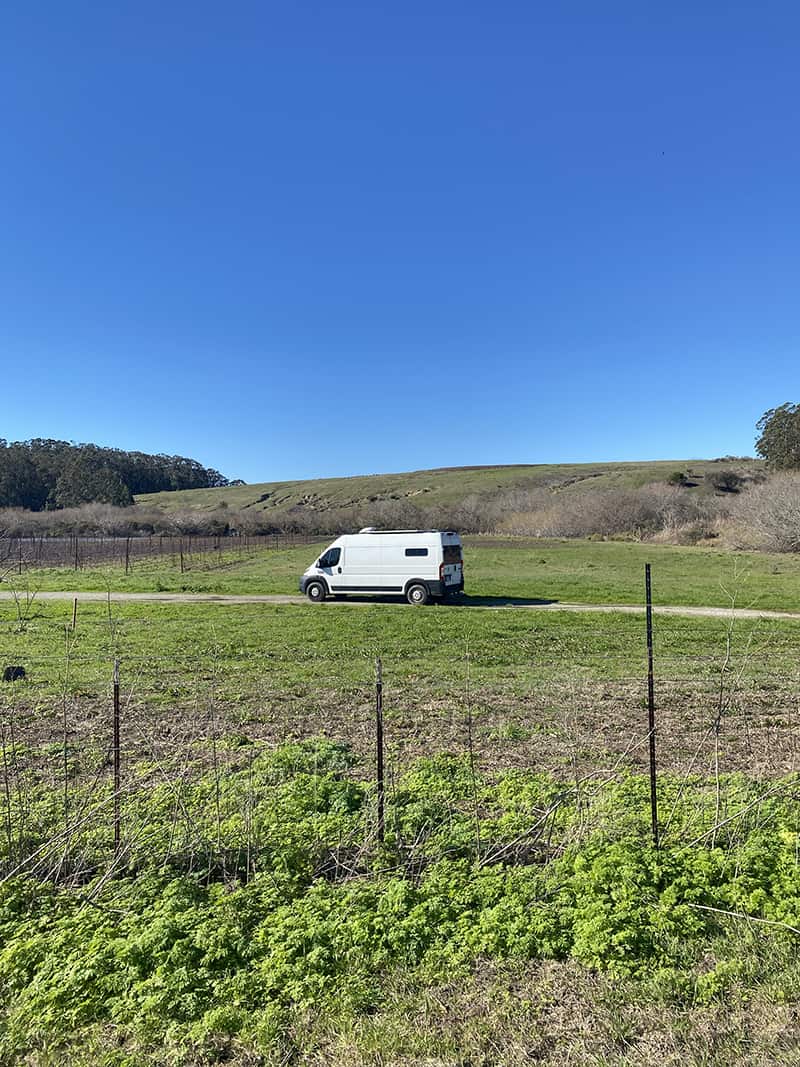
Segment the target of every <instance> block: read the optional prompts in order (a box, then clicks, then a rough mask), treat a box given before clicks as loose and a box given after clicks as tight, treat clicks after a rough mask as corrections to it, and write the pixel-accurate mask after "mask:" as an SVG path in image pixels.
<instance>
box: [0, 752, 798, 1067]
mask: <svg viewBox="0 0 800 1067" xmlns="http://www.w3.org/2000/svg"><path fill="white" fill-rule="evenodd" d="M351 763H352V756H351V754H350V753H349V751H348V750H347V749H346V748H344V747H342V746H338V745H332V744H330V743H329V742H325V741H317V742H309V743H306V744H304V745H290V746H283V747H282V748H279V749H278V750H272V751H264V750H263V749H261V748H260V747H256V749H255V751H248V750H247V747H245V748H241V749H240V750H239V752H238V758H237V762H236V763H235V764H232V765H230V766H228V768H227V769H226V774H225V776H224V778H223V779H221V780H220V779H219V778H216V779H215V778H214V777H213V776H211V775H208V776H206V777H205V778H200V779H197V780H195V781H193V782H192V783H187V782H186V781H184V780H181V779H179V778H173V779H171V780H168V781H162V782H160V783H158V784H156V785H152V786H151V787H150V788H148V789H146V790H145V789H142V790H140V791H139V792H138V793H136V794H135V795H126V797H125V805H124V808H123V819H124V827H125V838H126V841H129V840H130V841H131V842H132V846H131V847H130V848H127V847H126V848H125V849H124V850H123V852H122V854H121V856H120V857H119V858H118V860H117V863H116V867H115V868H109V864H110V858H109V845H108V835H107V832H104V828H103V826H102V825H94V824H92V825H90V826H86V825H84V826H83V827H82V828H81V829H80V830H76V832H75V835H74V838H73V839H72V840H71V842H70V851H69V854H68V856H67V858H66V859H62V862H61V864H60V865H59V875H60V879H61V881H62V883H63V882H64V881H65V880H66V881H67V882H69V881H70V878H69V876H70V875H71V876H72V884H67V885H64V884H56V885H54V884H52V881H48V880H47V879H46V880H45V881H44V882H42V881H41V880H37V879H34V878H31V877H30V876H27V875H25V874H24V873H22V872H20V873H18V874H16V875H15V876H13V877H11V878H8V879H6V880H5V881H4V882H3V883H2V884H0V988H1V989H2V1014H3V1027H2V1030H0V1057H1V1058H2V1061H3V1062H4V1063H8V1064H11V1063H19V1062H26V1063H29V1064H42V1065H43V1064H55V1063H60V1062H71V1063H77V1064H90V1063H91V1064H96V1065H98V1067H100V1065H103V1067H111V1065H114V1067H122V1065H125V1067H134V1065H139V1064H164V1065H167V1064H169V1065H177V1064H196V1065H201V1064H211V1063H219V1062H226V1063H235V1064H241V1065H242V1067H244V1065H253V1064H264V1065H271V1064H275V1065H277V1064H286V1063H290V1062H298V1063H300V1062H302V1063H337V1064H339V1063H350V1064H356V1063H361V1064H374V1065H375V1067H378V1065H383V1064H387V1063H396V1064H419V1063H420V1062H425V1063H427V1064H433V1065H442V1067H444V1065H445V1064H453V1065H466V1064H485V1065H487V1067H488V1065H489V1064H498V1063H508V1064H521V1063H524V1062H530V1061H531V1059H536V1060H537V1061H539V1062H547V1063H560V1062H564V1060H563V1058H561V1057H563V1055H564V1054H565V1051H566V1050H568V1049H569V1047H570V1046H572V1052H571V1053H569V1052H568V1053H567V1054H568V1055H569V1059H570V1061H571V1062H585V1063H589V1062H595V1063H599V1062H603V1063H634V1062H645V1061H644V1060H640V1059H639V1058H637V1056H636V1052H637V1049H636V1045H637V1039H638V1038H639V1037H642V1038H645V1037H646V1036H647V1025H646V1021H643V1020H646V1019H647V1014H646V1013H645V1012H644V1011H642V1010H641V1009H640V1014H639V1015H637V1014H635V1013H633V1012H632V1011H631V1009H632V1008H635V1007H636V1006H637V1002H638V1003H639V1004H644V1003H647V1004H649V1005H650V1008H649V1010H650V1012H651V1013H652V1010H653V1006H656V1007H657V1009H658V1010H660V1011H661V1012H662V1013H663V1015H665V1016H666V1017H667V1021H668V1027H667V1030H666V1032H665V1034H664V1037H663V1038H662V1045H661V1057H660V1058H661V1060H662V1062H673V1063H675V1062H680V1060H679V1058H678V1057H675V1056H673V1057H668V1056H667V1055H666V1053H667V1052H668V1051H670V1050H669V1048H668V1046H667V1043H666V1038H667V1035H668V1034H669V1031H670V1029H671V1030H672V1031H673V1035H677V1034H679V1033H681V1032H682V1033H683V1034H684V1035H685V1037H686V1039H687V1042H688V1043H690V1044H691V1045H692V1047H693V1049H694V1058H689V1059H686V1058H684V1060H683V1062H689V1063H697V1064H699V1063H706V1064H710V1063H717V1062H719V1063H722V1062H725V1061H723V1060H718V1059H715V1058H713V1053H714V1051H715V1049H716V1050H719V1049H720V1047H724V1048H727V1050H728V1051H729V1052H734V1053H736V1060H737V1062H740V1063H756V1062H759V1063H768V1062H770V1059H769V1057H770V1056H774V1055H775V1054H776V1053H778V1054H779V1053H780V1052H781V1049H782V1046H783V1045H784V1044H785V1042H784V1041H783V1035H782V1034H781V1033H780V1032H777V1033H776V1030H775V1026H774V1019H775V1016H774V1015H773V1017H772V1026H769V1025H768V1023H767V1021H766V1018H765V1019H763V1020H761V1024H760V1027H759V1028H757V1029H756V1030H754V1031H751V1032H750V1033H748V1034H742V1033H741V1032H740V1030H738V1031H736V1032H735V1033H736V1040H735V1041H733V1042H732V1041H730V1039H729V1040H728V1041H726V1042H724V1043H723V1044H722V1046H721V1045H720V1042H719V1041H716V1042H715V1041H714V1039H712V1038H711V1036H710V1035H709V1034H708V1033H707V1032H705V1030H704V1025H703V1023H704V1020H705V1018H706V1013H707V1011H708V1008H709V1006H714V1005H720V1004H725V1005H727V1006H731V1005H734V1006H736V1005H742V1004H746V1003H747V1002H748V1000H752V999H753V998H755V997H758V998H761V999H763V1000H765V1001H767V1002H772V1003H775V1004H778V1005H780V1004H781V1003H782V1004H783V1005H785V1006H788V1007H789V1008H790V1009H792V1008H794V1007H796V1005H797V1003H798V996H800V966H799V965H798V956H797V951H796V949H797V938H798V936H799V935H800V931H799V930H798V927H800V886H799V885H798V878H797V847H798V821H797V810H796V804H795V803H794V801H793V800H792V799H791V793H792V791H793V789H794V788H795V785H796V783H795V782H794V780H787V781H785V782H782V783H776V784H775V785H776V788H775V789H774V790H773V792H772V794H771V795H770V796H768V797H765V796H764V790H763V785H762V784H761V783H755V782H752V781H750V780H748V779H747V778H744V777H738V778H736V779H733V780H731V781H727V780H725V781H724V782H723V783H722V784H723V788H724V791H725V796H726V800H727V808H726V814H727V816H728V821H727V822H726V824H725V825H724V826H723V827H721V828H720V830H719V832H718V833H717V834H716V835H715V836H714V837H713V838H708V837H706V838H705V839H704V840H703V841H702V842H692V841H691V840H690V836H689V834H688V833H687V834H686V835H685V837H684V839H674V840H672V841H670V842H669V843H668V844H666V845H665V847H663V848H662V850H661V851H660V852H655V851H654V850H653V849H652V847H651V845H650V842H649V821H648V818H649V816H648V786H647V782H646V781H645V780H644V779H641V778H637V777H632V778H623V779H622V780H621V781H619V782H615V783H608V782H603V781H597V782H595V781H591V780H584V781H583V782H582V783H581V785H580V787H578V785H577V784H576V783H575V782H574V781H569V780H568V781H563V780H558V779H554V778H552V777H550V776H547V775H542V774H539V773H532V772H527V773H520V772H514V773H512V774H506V775H503V776H501V778H500V779H499V780H497V781H495V782H491V783H489V782H487V781H485V780H484V779H482V778H481V777H480V776H479V775H476V774H475V773H474V771H473V770H472V768H471V765H470V761H469V760H468V759H466V758H461V759H459V758H454V757H440V758H438V759H434V760H422V761H419V762H417V763H416V764H414V765H413V766H412V767H410V768H409V770H408V771H407V773H406V774H405V775H404V776H403V777H402V778H401V779H399V780H398V781H397V782H396V783H394V784H393V788H392V789H391V790H390V795H389V797H388V803H387V810H386V838H385V842H384V843H383V844H381V843H380V842H379V841H378V840H377V839H376V837H375V830H374V827H375V807H374V792H373V790H372V788H371V786H370V784H369V782H367V781H363V780H359V779H357V778H356V779H354V778H353V776H352V774H351V773H350V771H351ZM661 789H662V797H663V799H664V800H665V802H669V801H672V802H673V803H674V805H677V807H678V809H679V821H680V822H681V824H682V825H685V826H691V827H693V828H696V827H697V826H698V825H702V824H703V823H704V822H705V823H707V822H709V821H710V822H711V823H712V824H713V822H714V820H715V819H716V818H717V811H716V801H715V791H714V789H712V788H709V789H707V790H705V791H703V790H702V789H700V790H697V789H694V790H692V791H691V793H690V794H687V792H686V790H685V783H683V782H681V781H680V780H674V779H671V778H665V779H663V780H662V783H661ZM105 793H106V797H107V793H108V790H107V788H106V791H105ZM53 799H54V798H53V797H52V796H51V791H49V790H48V787H47V786H46V785H45V786H42V785H41V784H40V785H39V786H38V787H37V788H34V789H32V790H31V791H30V794H29V795H28V797H27V800H28V811H27V839H26V844H27V847H28V849H29V850H32V849H33V847H34V846H35V845H36V844H37V843H39V844H40V850H39V852H38V855H39V856H40V857H41V855H42V851H41V848H42V846H43V847H44V848H45V849H46V848H47V847H48V846H50V848H51V854H53V853H54V854H55V856H56V857H57V856H58V853H59V852H60V851H61V850H62V846H61V844H60V842H59V841H58V839H56V845H55V847H52V842H53V840H54V838H53V834H54V832H55V831H56V830H57V829H58V818H59V816H58V812H59V805H58V803H55V804H54V803H53ZM93 799H95V800H96V799H97V794H93ZM185 813H186V817H184V814H185ZM6 828H7V832H6V834H5V835H2V834H0V858H2V860H3V862H4V863H6V864H8V863H13V862H14V861H15V860H16V859H17V857H18V854H19V851H18V844H19V842H18V840H17V837H16V836H15V833H16V825H15V824H12V823H8V822H7V823H6ZM44 854H45V855H46V854H47V853H46V852H45V853H44ZM109 869H113V870H114V875H115V876H114V877H113V878H109V877H108V870H109ZM65 876H67V877H66V879H65ZM547 962H551V963H557V964H560V965H562V966H564V967H566V966H568V965H569V963H572V964H573V965H574V966H579V967H580V968H581V969H582V970H580V971H577V972H574V971H573V972H572V976H573V977H572V981H573V985H574V983H575V981H576V976H577V981H578V982H580V981H581V980H583V982H584V983H585V978H583V979H581V976H582V975H585V974H587V973H589V974H590V973H592V972H599V973H601V974H607V975H609V977H610V978H611V979H612V981H613V983H614V986H615V988H616V993H615V995H609V990H608V989H607V990H606V998H607V1001H606V1003H607V1005H608V1006H610V1005H613V1006H614V1008H615V1009H616V1011H617V1013H623V1012H624V1013H625V1014H623V1015H622V1017H619V1018H618V1019H617V1023H616V1025H609V1024H608V1022H607V1023H606V1025H605V1026H603V1027H598V1029H597V1031H596V1032H595V1033H594V1034H592V1035H591V1036H588V1035H587V1034H586V1031H585V1024H584V1025H583V1026H581V1023H580V1021H579V1020H577V1019H574V1020H572V1021H571V1022H567V1021H565V1020H564V1019H562V1020H561V1022H560V1025H558V1024H557V1023H556V1022H555V1020H553V1019H548V1018H547V1012H546V1011H545V1007H546V1004H545V1003H543V1002H542V1001H541V999H540V998H541V994H542V990H543V984H542V982H541V979H540V975H538V974H537V971H536V970H535V969H534V968H535V966H536V965H539V966H541V965H542V964H545V963H547ZM490 966H491V967H495V968H504V967H505V968H507V969H508V974H509V979H510V981H509V983H508V984H507V985H505V986H504V987H503V986H502V984H501V982H499V981H498V980H497V979H496V982H497V984H498V985H499V986H500V988H498V989H496V992H495V997H496V999H493V1000H490V1001H489V1002H487V1003H485V1004H484V1005H483V1007H482V1011H481V1015H482V1018H481V1019H480V1021H479V1022H476V1024H475V1025H473V1027H472V1028H471V1030H469V1031H467V1032H465V1030H464V1028H463V1024H462V1028H461V1031H460V1033H459V1031H458V1030H456V1031H448V1029H446V1028H444V1027H441V1026H440V1027H439V1028H436V1027H433V1026H431V1025H430V1022H429V1023H428V1025H427V1026H424V1025H423V1026H422V1027H420V1026H419V1025H417V1026H416V1027H412V1028H410V1029H409V1028H408V1027H404V1026H403V1020H404V1018H407V1016H408V1013H409V1010H410V1003H411V1002H412V1001H413V1002H416V1003H417V1005H418V1006H421V1005H422V1004H424V1003H425V1001H426V1000H427V999H428V998H431V997H434V998H435V997H436V996H437V994H438V995H440V996H441V995H447V993H446V992H443V991H447V990H449V995H450V996H451V997H453V996H454V989H455V990H457V993H456V994H455V998H456V999H457V1000H458V999H460V1001H461V1003H462V1005H463V1004H466V1003H468V1002H469V996H470V991H472V995H473V996H474V994H475V991H476V990H480V988H481V987H480V978H479V975H480V974H481V972H482V971H485V970H486V968H487V967H490ZM499 973H500V974H501V975H502V970H500V972H499ZM569 976H570V972H569V971H568V970H566V971H565V974H564V980H563V981H562V983H561V985H560V987H558V986H554V984H553V982H552V977H551V981H550V983H549V986H548V985H545V986H544V988H545V989H547V993H548V995H549V996H553V995H557V996H560V997H564V996H566V995H567V994H568V989H569V984H568V983H569ZM459 984H460V988H459ZM612 988H613V987H612ZM399 989H402V990H403V995H402V996H398V995H397V992H398V990H399ZM537 991H538V995H537ZM537 1002H538V1008H537ZM597 1010H598V1008H597V1005H596V1003H592V1002H590V1003H589V1004H588V1005H587V1006H586V1010H585V1014H589V1013H592V1014H595V1013H597ZM778 1010H779V1009H778ZM419 1013H420V1012H419V1007H418V1009H417V1014H418V1016H419ZM695 1013H697V1015H696V1016H695ZM470 1014H472V1013H470ZM520 1020H525V1022H526V1023H528V1024H530V1023H531V1022H533V1023H534V1025H533V1026H528V1027H526V1028H525V1029H523V1030H522V1031H521V1030H520V1028H519V1022H520ZM679 1020H682V1022H680V1021H679ZM570 1026H571V1027H572V1030H573V1032H572V1033H570ZM581 1031H583V1034H582V1036H581ZM454 1038H455V1040H454ZM570 1039H571V1040H570ZM644 1045H645V1051H646V1049H647V1044H646V1041H645V1042H644ZM565 1046H566V1049H565ZM581 1049H582V1050H583V1052H584V1054H585V1058H582V1057H579V1056H578V1055H577V1054H576V1053H577V1051H579V1050H581ZM672 1051H678V1050H676V1049H673V1050H672ZM627 1053H630V1054H631V1058H628V1055H627ZM419 1057H424V1059H423V1060H421V1059H419ZM591 1057H593V1058H591ZM772 1062H775V1060H774V1059H773V1060H772ZM786 1062H792V1061H788V1060H787V1061H786Z"/></svg>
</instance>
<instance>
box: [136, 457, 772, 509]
mask: <svg viewBox="0 0 800 1067" xmlns="http://www.w3.org/2000/svg"><path fill="white" fill-rule="evenodd" d="M762 467H763V464H762V463H761V461H759V460H755V459H741V458H735V459H731V458H725V459H714V460H703V459H691V460H656V461H650V462H647V461H644V462H635V463H561V464H522V465H518V466H498V467H441V468H438V469H436V470H427V471H409V472H407V473H401V474H368V475H360V476H357V477H352V478H317V479H309V480H305V481H283V482H259V483H256V484H252V485H236V486H226V487H225V488H222V489H190V490H184V491H181V492H175V493H149V494H146V495H142V496H138V497H137V498H136V502H137V504H142V505H148V506H151V507H152V506H156V507H159V508H163V509H164V510H167V511H174V510H180V509H184V508H191V509H200V510H213V509H214V508H216V507H219V505H220V504H221V503H222V502H224V503H226V504H227V505H228V506H229V507H232V508H248V509H249V508H252V509H254V510H255V511H260V512H272V513H274V514H276V515H277V514H280V513H282V512H285V511H288V510H289V509H290V508H293V507H306V508H309V509H311V510H314V511H327V510H329V509H332V508H336V509H338V508H344V507H351V506H354V505H364V504H368V503H376V502H378V501H392V500H404V499H408V498H410V499H412V500H414V501H415V502H416V503H420V504H423V503H424V504H426V505H428V504H450V503H453V502H455V501H459V500H463V499H464V498H465V497H469V496H473V495H477V496H482V495H488V494H491V493H494V492H496V491H497V490H503V489H506V490H509V489H533V488H549V489H553V490H558V491H565V492H576V491H580V490H582V489H585V488H592V489H600V488H606V489H612V488H635V487H637V486H641V485H647V484H648V483H650V482H665V481H666V480H667V479H668V478H669V476H670V475H671V474H672V473H674V472H675V471H681V472H683V473H685V474H686V476H687V478H688V479H689V482H690V483H693V484H695V485H696V486H697V488H702V486H703V485H704V483H706V481H707V479H708V477H709V476H710V475H711V474H713V473H714V472H715V471H720V470H735V471H737V472H738V473H740V474H743V475H747V474H753V473H755V472H756V471H758V470H761V469H762Z"/></svg>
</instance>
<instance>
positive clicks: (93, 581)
mask: <svg viewBox="0 0 800 1067" xmlns="http://www.w3.org/2000/svg"><path fill="white" fill-rule="evenodd" d="M325 544H326V542H324V541H321V542H320V543H319V544H317V545H303V546H298V547H295V548H288V549H263V550H261V551H258V552H253V553H250V554H249V555H248V556H247V557H246V558H244V559H242V558H241V557H240V556H239V554H238V553H237V552H228V553H223V554H222V556H223V558H222V559H219V560H217V559H214V560H213V561H212V560H209V559H207V558H204V557H201V556H197V557H194V558H193V559H192V560H191V561H190V562H189V568H190V569H189V570H187V571H186V572H185V573H181V572H180V570H179V566H178V563H177V561H171V560H168V559H154V560H151V561H142V562H137V563H136V564H135V565H134V567H133V570H132V571H131V573H130V574H129V575H125V574H124V571H123V570H122V568H120V567H97V568H91V569H86V570H79V571H75V570H71V569H69V568H58V569H52V570H42V571H30V572H27V573H25V574H23V575H21V576H20V575H15V574H10V575H8V578H7V580H6V582H5V583H4V584H5V587H6V588H12V587H19V588H27V589H30V590H36V589H42V590H47V589H53V590H59V589H63V590H69V589H75V590H101V591H102V590H106V589H111V590H113V591H115V592H126V591H127V592H154V591H171V592H209V593H233V594H237V593H239V594H272V593H289V594H291V593H297V591H298V584H297V583H298V579H299V576H300V574H301V573H302V572H303V570H305V568H306V567H307V566H308V565H309V564H310V563H312V562H313V560H314V559H315V557H316V555H318V554H319V552H320V551H321V550H322V548H324V546H325ZM464 560H465V575H466V583H467V593H468V600H469V598H472V599H473V602H476V601H477V602H479V598H481V597H489V598H513V597H516V598H523V599H524V598H531V599H538V600H553V601H564V602H574V603H587V604H641V603H642V600H643V595H644V594H643V589H644V564H645V563H646V562H650V563H651V564H652V567H653V589H654V596H655V599H656V603H661V604H675V605H681V606H683V605H701V606H716V607H730V605H731V602H732V600H734V601H735V602H736V604H737V605H738V606H739V607H755V608H762V609H765V610H766V609H771V610H785V611H800V558H798V557H796V556H788V555H771V554H768V553H747V552H728V551H721V550H715V549H709V548H680V547H675V546H671V545H643V544H634V543H627V542H593V541H534V540H525V539H520V540H518V541H509V540H503V539H495V538H467V539H466V540H465V549H464Z"/></svg>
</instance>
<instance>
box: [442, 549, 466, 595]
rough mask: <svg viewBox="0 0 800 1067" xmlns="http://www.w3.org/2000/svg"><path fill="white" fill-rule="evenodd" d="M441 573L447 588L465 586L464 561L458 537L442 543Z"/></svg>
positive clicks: (461, 587)
mask: <svg viewBox="0 0 800 1067" xmlns="http://www.w3.org/2000/svg"><path fill="white" fill-rule="evenodd" d="M439 573H440V580H441V582H442V585H443V586H444V588H445V589H463V588H464V561H463V557H462V554H461V541H460V540H458V539H456V540H453V541H447V542H444V543H443V544H442V563H441V566H440V568H439Z"/></svg>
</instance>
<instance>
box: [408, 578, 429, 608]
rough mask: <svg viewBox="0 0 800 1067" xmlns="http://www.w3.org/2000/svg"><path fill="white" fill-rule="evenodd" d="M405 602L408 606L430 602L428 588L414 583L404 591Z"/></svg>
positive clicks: (420, 583)
mask: <svg viewBox="0 0 800 1067" xmlns="http://www.w3.org/2000/svg"><path fill="white" fill-rule="evenodd" d="M406 600H407V601H408V602H409V604H427V603H428V601H429V600H430V596H429V595H428V587H427V586H425V585H423V584H422V582H414V584H413V585H410V586H409V587H408V589H406Z"/></svg>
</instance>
